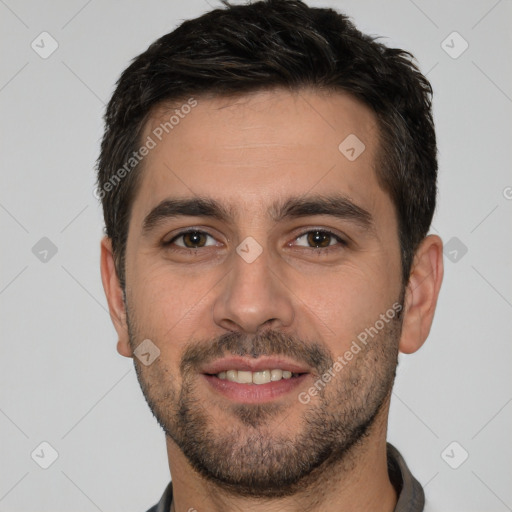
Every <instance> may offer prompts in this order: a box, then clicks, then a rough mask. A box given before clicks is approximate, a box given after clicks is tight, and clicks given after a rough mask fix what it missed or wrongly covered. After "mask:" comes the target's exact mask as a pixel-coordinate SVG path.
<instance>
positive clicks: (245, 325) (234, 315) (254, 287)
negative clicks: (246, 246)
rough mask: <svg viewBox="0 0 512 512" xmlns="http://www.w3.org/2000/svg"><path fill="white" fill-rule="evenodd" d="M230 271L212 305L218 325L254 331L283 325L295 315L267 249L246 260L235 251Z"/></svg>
mask: <svg viewBox="0 0 512 512" xmlns="http://www.w3.org/2000/svg"><path fill="white" fill-rule="evenodd" d="M232 258H233V266H232V268H231V271H230V272H229V274H228V275H227V276H226V279H224V280H223V281H222V285H221V286H222V288H221V291H220V293H219V295H218V297H217V298H216V301H215V304H214V307H213V318H214V321H215V323H216V324H217V325H219V326H221V327H222V328H224V329H227V330H229V331H243V332H245V333H251V334H256V333H257V332H258V331H260V330H263V329H265V328H276V329H278V328H285V327H288V326H289V325H291V323H292V322H293V318H294V308H293V303H292V300H291V299H292V294H291V292H290V291H289V290H288V288H287V287H286V284H285V283H284V281H283V278H282V277H280V276H279V275H278V274H277V269H272V268H271V266H270V265H271V261H270V260H271V258H270V257H269V254H268V252H267V251H266V250H263V252H262V253H261V254H260V255H259V256H258V257H257V258H256V259H255V260H254V261H251V262H249V261H250V260H249V261H248V260H246V259H244V258H243V257H241V256H240V255H239V254H238V253H234V254H233V256H232Z"/></svg>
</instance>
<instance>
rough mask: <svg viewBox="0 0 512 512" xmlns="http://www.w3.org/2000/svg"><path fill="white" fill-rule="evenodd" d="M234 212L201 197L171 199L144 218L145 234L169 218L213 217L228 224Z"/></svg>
mask: <svg viewBox="0 0 512 512" xmlns="http://www.w3.org/2000/svg"><path fill="white" fill-rule="evenodd" d="M232 213H233V212H231V211H230V210H229V209H226V208H225V207H224V206H223V205H221V204H220V203H219V202H217V201H215V200H213V199H203V198H200V197H197V198H190V199H177V198H169V199H165V200H164V201H162V202H160V203H159V204H158V205H157V206H155V207H154V208H153V209H152V210H151V211H150V212H149V213H148V214H147V215H146V217H145V218H144V222H143V224H142V232H143V234H147V233H149V232H150V231H152V230H153V229H154V228H155V227H156V226H158V224H160V223H161V222H163V221H165V220H166V219H169V218H176V217H180V216H189V217H211V218H213V219H217V220H220V221H224V222H226V221H227V220H228V219H230V218H232V217H233V215H232Z"/></svg>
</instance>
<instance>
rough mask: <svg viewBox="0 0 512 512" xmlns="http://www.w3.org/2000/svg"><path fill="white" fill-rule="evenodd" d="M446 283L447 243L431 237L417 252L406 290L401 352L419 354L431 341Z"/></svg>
mask: <svg viewBox="0 0 512 512" xmlns="http://www.w3.org/2000/svg"><path fill="white" fill-rule="evenodd" d="M442 281H443V242H442V240H441V239H440V238H439V237H438V236H437V235H429V236H427V237H426V238H424V240H423V241H422V242H421V244H420V246H419V247H418V249H417V251H416V254H415V257H414V262H413V265H412V268H411V273H410V276H409V282H408V284H407V288H406V293H405V306H404V317H403V324H402V335H401V337H400V345H399V349H400V352H403V353H405V354H411V353H413V352H416V351H417V350H419V348H420V347H421V346H422V345H423V343H424V342H425V340H426V339H427V336H428V334H429V332H430V328H431V326H432V321H433V319H434V312H435V309H436V304H437V298H438V296H439V290H440V288H441V283H442Z"/></svg>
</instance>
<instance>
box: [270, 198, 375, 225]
mask: <svg viewBox="0 0 512 512" xmlns="http://www.w3.org/2000/svg"><path fill="white" fill-rule="evenodd" d="M270 214H271V216H272V218H273V220H274V221H275V222H280V221H282V220H284V219H289V218H292V219H293V218H301V217H310V216H313V215H329V216H331V217H335V218H338V219H341V220H347V221H350V222H353V223H355V224H357V225H359V226H360V227H362V228H363V229H365V230H368V231H371V230H373V229H374V227H375V225H374V220H373V217H372V215H371V213H370V212H369V211H367V210H365V209H364V208H362V207H361V206H358V205H356V204H355V203H354V202H353V201H351V200H350V199H349V198H348V197H346V196H343V195H328V196H323V195H322V196H305V197H292V198H289V199H287V200H286V201H284V202H283V203H280V204H279V203H278V204H274V205H273V206H272V207H271V210H270Z"/></svg>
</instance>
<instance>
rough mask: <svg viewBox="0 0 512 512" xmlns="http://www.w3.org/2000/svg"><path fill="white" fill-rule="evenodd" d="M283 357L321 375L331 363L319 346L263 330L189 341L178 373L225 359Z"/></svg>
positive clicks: (297, 338)
mask: <svg viewBox="0 0 512 512" xmlns="http://www.w3.org/2000/svg"><path fill="white" fill-rule="evenodd" d="M230 355H231V356H248V357H252V358H253V359H257V358H258V357H260V356H285V357H289V358H291V359H293V360H295V361H297V362H299V363H305V364H306V365H307V366H309V367H311V368H314V369H315V370H317V372H318V374H320V375H321V374H323V373H324V372H325V371H326V370H327V369H329V368H330V367H331V366H332V365H333V364H334V359H333V358H332V356H331V354H330V352H329V351H328V350H327V349H326V348H325V347H324V346H323V345H321V344H320V343H317V342H308V341H306V340H303V339H302V338H299V337H295V336H291V335H288V334H285V333H281V332H279V331H266V332H263V333H259V334H255V335H247V334H244V333H240V332H235V331H231V332H228V333H225V334H223V335H221V336H219V337H217V338H214V339H213V340H204V341H203V340H200V341H195V342H191V343H190V344H189V345H188V347H187V348H186V349H185V352H184V353H183V356H182V358H181V363H180V370H181V373H182V374H185V373H188V372H194V371H197V370H198V368H199V367H200V366H202V365H204V364H208V363H211V362H212V361H214V360H216V359H220V358H221V357H226V356H230Z"/></svg>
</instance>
